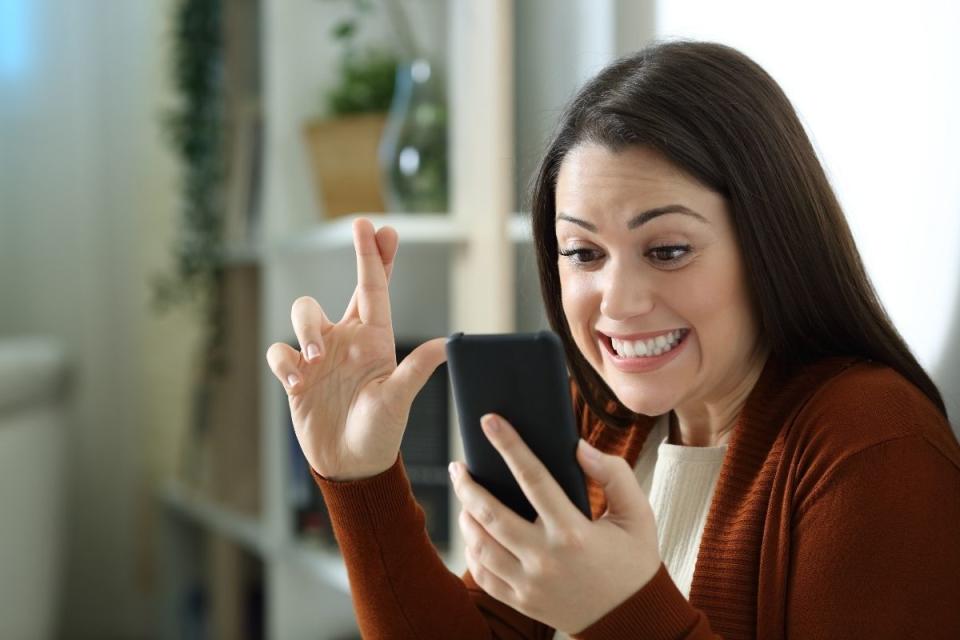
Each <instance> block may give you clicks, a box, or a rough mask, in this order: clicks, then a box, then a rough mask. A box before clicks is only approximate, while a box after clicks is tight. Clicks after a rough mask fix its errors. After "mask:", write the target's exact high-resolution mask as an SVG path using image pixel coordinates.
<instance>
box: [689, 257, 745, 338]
mask: <svg viewBox="0 0 960 640" xmlns="http://www.w3.org/2000/svg"><path fill="white" fill-rule="evenodd" d="M706 273H707V274H708V276H707V277H704V278H699V279H697V281H696V282H691V283H690V287H689V288H686V289H685V295H684V299H685V302H684V304H685V305H686V310H687V311H686V314H685V315H687V316H688V319H689V320H690V322H692V323H693V324H694V325H695V327H696V328H697V330H698V334H699V338H700V342H701V347H702V348H704V350H706V351H708V352H709V351H720V352H723V353H731V352H733V351H735V350H736V349H731V347H736V346H738V343H740V342H741V340H742V339H744V338H748V337H749V336H750V335H752V333H753V319H752V318H753V316H752V312H751V310H750V299H749V296H748V295H747V291H746V284H745V283H744V282H743V280H742V277H743V276H742V273H741V272H740V270H739V269H737V268H735V267H734V266H732V265H729V264H722V265H721V266H720V267H718V268H715V269H712V270H708V271H707V272H706Z"/></svg>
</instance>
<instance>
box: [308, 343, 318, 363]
mask: <svg viewBox="0 0 960 640" xmlns="http://www.w3.org/2000/svg"><path fill="white" fill-rule="evenodd" d="M318 355H320V347H318V346H317V345H316V344H315V343H313V342H311V343H310V344H308V345H307V360H313V359H314V358H316V357H317V356H318Z"/></svg>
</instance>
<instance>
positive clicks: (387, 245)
mask: <svg viewBox="0 0 960 640" xmlns="http://www.w3.org/2000/svg"><path fill="white" fill-rule="evenodd" d="M375 239H376V242H377V248H378V249H379V250H380V262H381V263H382V264H383V271H384V273H385V277H386V279H387V287H389V286H390V273H391V272H392V271H393V262H394V260H395V259H396V255H397V241H398V238H397V230H396V229H394V228H393V227H390V226H385V227H380V228H379V229H377V233H376V235H375ZM347 318H353V319H356V320H359V319H360V314H359V312H358V311H357V290H356V288H355V289H354V290H353V294H352V295H351V296H350V302H348V303H347V308H346V310H344V312H343V316H341V318H340V322H343V321H344V320H346V319H347Z"/></svg>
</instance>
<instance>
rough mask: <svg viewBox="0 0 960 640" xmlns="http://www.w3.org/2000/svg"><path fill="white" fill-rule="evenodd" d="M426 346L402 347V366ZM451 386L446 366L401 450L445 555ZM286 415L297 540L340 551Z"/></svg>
mask: <svg viewBox="0 0 960 640" xmlns="http://www.w3.org/2000/svg"><path fill="white" fill-rule="evenodd" d="M421 342H422V341H415V340H411V341H398V343H397V362H400V361H401V360H403V358H405V357H406V356H407V355H408V354H409V353H410V352H411V351H413V349H414V348H416V347H417V346H419V345H420V344H421ZM290 344H291V345H292V346H294V347H295V348H296V346H297V343H296V341H294V342H291V343H290ZM448 380H449V379H448V376H447V369H446V364H443V365H440V366H439V367H437V370H436V371H434V373H433V375H432V376H430V379H429V380H427V383H426V384H425V385H424V387H423V389H421V391H420V393H419V394H418V395H417V397H416V398H415V399H414V401H413V405H412V406H411V407H410V417H409V420H408V422H407V430H406V432H405V433H404V435H403V442H402V443H401V445H400V453H401V456H402V457H403V462H404V468H405V469H406V471H407V476H408V477H409V478H410V486H411V487H412V489H413V495H414V497H415V498H416V500H417V502H418V503H419V504H420V506H421V507H422V508H423V511H424V516H425V520H426V522H425V525H426V529H427V534H428V535H429V536H430V540H431V541H433V544H434V546H435V547H437V549H438V550H441V551H444V550H446V549H447V548H448V547H449V544H450V526H449V520H450V498H449V480H448V475H447V464H448V463H449V461H450V429H449V382H448ZM285 405H286V403H285ZM286 412H287V413H286V420H287V424H288V425H289V442H290V448H289V451H290V469H291V477H290V485H289V494H288V495H289V496H290V502H291V509H292V511H293V519H294V520H293V526H294V532H295V534H296V535H297V536H298V537H304V538H310V539H311V540H316V541H318V542H320V543H322V544H324V545H327V546H335V545H336V541H335V539H334V536H333V530H332V527H331V525H330V518H329V515H328V512H327V508H326V505H325V504H324V502H323V497H322V495H321V494H320V490H319V488H318V487H317V486H316V484H315V483H314V481H313V477H312V476H311V475H310V469H309V466H308V464H307V461H306V459H305V458H304V456H303V451H301V449H300V444H299V442H298V441H297V436H296V433H294V430H293V422H292V420H291V418H290V413H289V409H286Z"/></svg>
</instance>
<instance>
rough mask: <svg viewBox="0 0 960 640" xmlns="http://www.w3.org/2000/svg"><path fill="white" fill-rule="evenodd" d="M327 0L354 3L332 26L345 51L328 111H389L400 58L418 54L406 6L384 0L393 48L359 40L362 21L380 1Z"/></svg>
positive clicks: (327, 99) (337, 113) (330, 92)
mask: <svg viewBox="0 0 960 640" xmlns="http://www.w3.org/2000/svg"><path fill="white" fill-rule="evenodd" d="M326 1H327V2H337V3H343V2H349V4H350V5H351V7H352V12H351V13H350V14H349V15H348V16H347V17H345V18H342V19H341V20H339V21H337V22H336V23H334V25H333V27H332V28H331V29H330V36H331V37H332V38H333V39H334V40H335V41H336V42H337V43H339V45H340V47H341V49H342V53H341V58H340V65H339V78H338V82H337V85H336V86H335V87H334V88H333V89H331V90H330V91H328V92H327V94H326V103H327V111H328V112H329V113H330V115H334V116H337V115H344V114H349V113H368V112H384V111H387V110H388V109H389V108H390V102H391V100H392V99H393V91H394V84H395V82H396V76H397V66H398V65H399V64H400V61H401V59H410V58H412V57H415V56H416V55H417V46H416V42H415V41H414V39H413V34H412V32H411V30H410V26H409V21H408V20H407V16H406V13H405V12H404V11H403V7H402V6H401V5H400V3H399V0H383V5H384V7H385V8H386V9H387V12H388V14H389V15H388V17H389V22H390V24H391V25H392V26H393V32H394V43H393V46H392V47H391V48H384V47H374V46H368V47H364V48H361V47H360V46H359V45H358V44H357V33H358V32H359V30H360V25H361V23H362V22H363V21H364V20H367V19H368V18H369V17H370V16H371V15H372V14H373V13H374V11H375V9H376V6H377V4H378V3H377V2H374V1H373V0H326Z"/></svg>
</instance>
